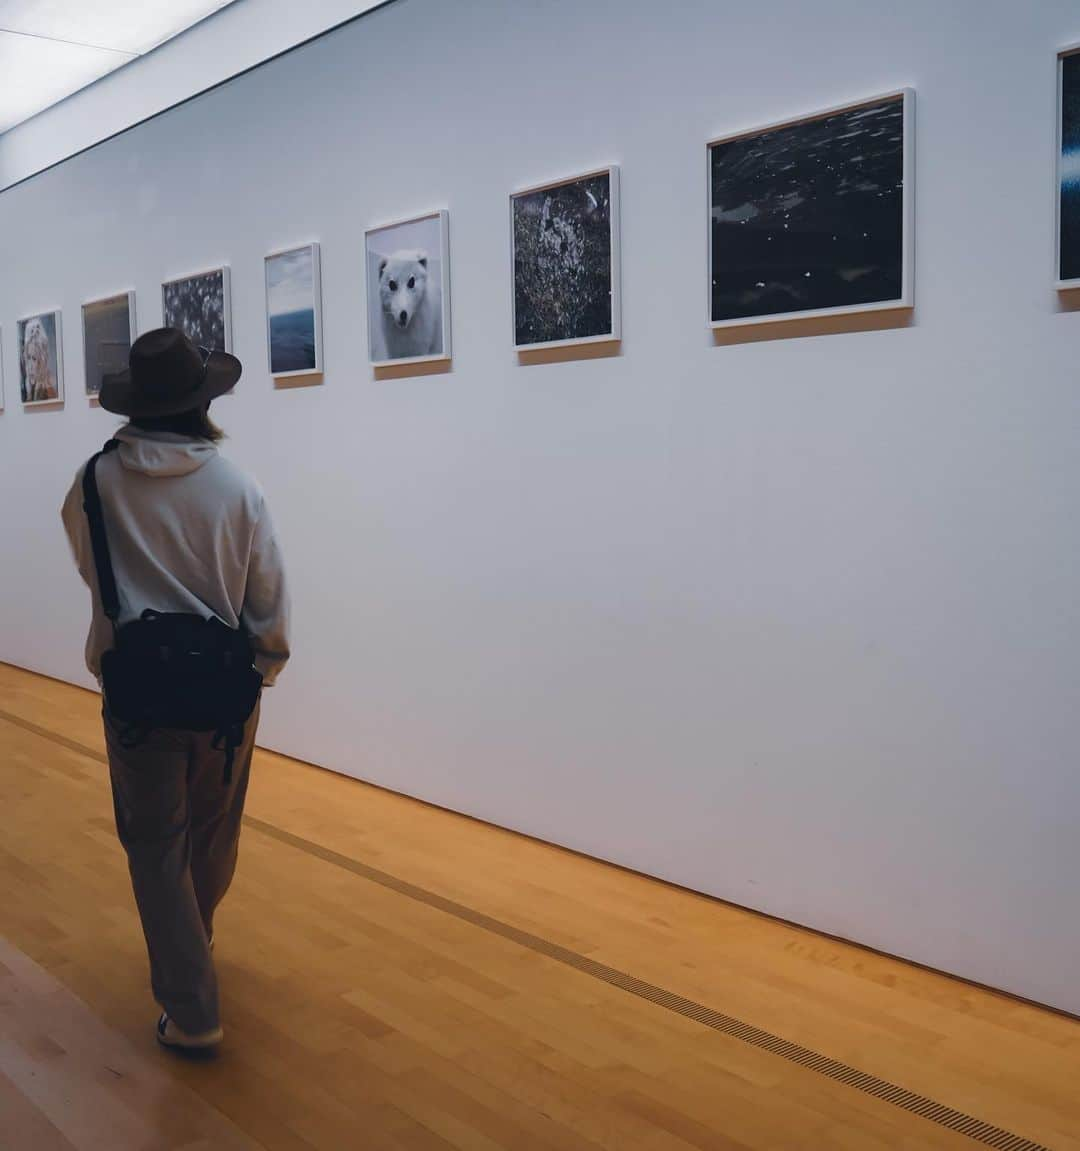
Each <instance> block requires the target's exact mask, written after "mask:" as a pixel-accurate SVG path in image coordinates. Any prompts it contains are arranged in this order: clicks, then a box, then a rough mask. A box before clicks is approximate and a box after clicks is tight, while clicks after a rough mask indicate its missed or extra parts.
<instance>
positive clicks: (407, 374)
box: [373, 360, 454, 380]
mask: <svg viewBox="0 0 1080 1151" xmlns="http://www.w3.org/2000/svg"><path fill="white" fill-rule="evenodd" d="M453 370H454V361H453V360H431V361H430V362H428V363H424V364H382V365H380V366H379V367H376V368H374V369H373V371H374V374H375V379H377V380H411V379H419V378H421V377H423V376H446V375H449V374H450V373H451V372H452V371H453Z"/></svg>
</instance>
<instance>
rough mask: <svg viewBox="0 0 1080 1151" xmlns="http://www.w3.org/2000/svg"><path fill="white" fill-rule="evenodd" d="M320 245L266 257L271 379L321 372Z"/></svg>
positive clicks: (311, 245) (309, 245) (310, 245)
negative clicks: (272, 377) (273, 377)
mask: <svg viewBox="0 0 1080 1151" xmlns="http://www.w3.org/2000/svg"><path fill="white" fill-rule="evenodd" d="M319 312H320V306H319V245H318V244H308V245H306V246H305V247H303V248H293V249H292V250H290V251H287V252H277V253H275V254H274V255H272V256H267V257H266V317H267V321H266V322H267V339H268V348H269V357H270V374H271V375H272V376H278V377H280V376H289V375H308V374H312V373H317V372H321V371H322V348H321V342H322V341H321V339H320V321H321V317H320V315H319Z"/></svg>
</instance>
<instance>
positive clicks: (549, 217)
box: [513, 172, 615, 347]
mask: <svg viewBox="0 0 1080 1151" xmlns="http://www.w3.org/2000/svg"><path fill="white" fill-rule="evenodd" d="M611 224H612V189H611V175H610V173H608V172H604V173H601V174H600V175H595V176H587V177H584V178H582V179H579V180H572V181H568V182H567V183H565V184H558V185H556V186H554V187H549V188H544V189H541V190H538V191H531V192H522V193H519V194H518V195H516V196H514V197H513V238H514V341H515V344H516V345H517V346H518V347H528V346H530V345H536V344H547V343H554V342H557V341H563V340H586V339H593V338H596V337H604V336H609V337H614V335H615V331H614V325H613V304H612V243H611V234H612V227H611Z"/></svg>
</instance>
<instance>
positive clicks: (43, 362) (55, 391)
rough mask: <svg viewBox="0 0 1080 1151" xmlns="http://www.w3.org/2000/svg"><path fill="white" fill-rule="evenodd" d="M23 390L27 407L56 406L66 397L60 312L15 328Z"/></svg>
mask: <svg viewBox="0 0 1080 1151" xmlns="http://www.w3.org/2000/svg"><path fill="white" fill-rule="evenodd" d="M15 339H16V342H17V343H18V345H19V390H20V392H21V395H22V402H23V404H24V405H25V406H26V407H28V408H31V407H36V406H37V405H39V404H56V403H60V402H61V401H62V400H63V398H64V339H63V333H62V331H61V325H60V313H59V311H56V312H40V313H38V315H36V316H27V318H26V319H25V320H19V321H18V323H17V324H16V325H15Z"/></svg>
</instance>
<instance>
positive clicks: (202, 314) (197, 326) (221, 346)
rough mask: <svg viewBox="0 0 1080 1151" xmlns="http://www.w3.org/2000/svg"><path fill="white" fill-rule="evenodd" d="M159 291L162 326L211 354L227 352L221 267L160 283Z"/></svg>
mask: <svg viewBox="0 0 1080 1151" xmlns="http://www.w3.org/2000/svg"><path fill="white" fill-rule="evenodd" d="M161 292H162V302H163V305H164V316H165V327H167V328H179V329H180V331H182V332H183V333H184V334H185V335H186V336H188V337H189V338H190V339H191V340H192V341H193V342H194V343H196V344H198V345H199V346H200V347H203V348H209V349H210V350H211V351H218V352H227V351H228V350H229V349H228V348H227V347H226V346H225V274H224V272H223V271H222V270H221V269H220V268H219V269H218V270H217V271H216V272H207V273H205V274H204V275H200V276H188V277H187V278H186V279H183V280H173V281H171V282H170V283H168V284H163V285H162V288H161Z"/></svg>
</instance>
